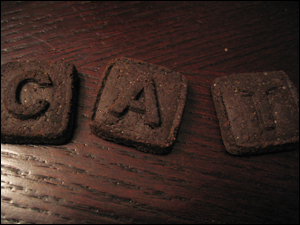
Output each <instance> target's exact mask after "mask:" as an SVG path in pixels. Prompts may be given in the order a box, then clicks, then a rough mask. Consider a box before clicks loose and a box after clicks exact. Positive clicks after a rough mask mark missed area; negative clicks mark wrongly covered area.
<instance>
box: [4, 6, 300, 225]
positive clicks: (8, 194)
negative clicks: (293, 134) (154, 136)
mask: <svg viewBox="0 0 300 225" xmlns="http://www.w3.org/2000/svg"><path fill="white" fill-rule="evenodd" d="M121 56H126V57H131V58H134V59H138V60H143V61H146V62H149V63H154V64H157V65H161V66H165V67H167V68H170V69H172V70H175V71H178V72H180V73H182V74H183V75H184V76H185V77H186V78H187V80H188V83H189V88H188V96H187V102H186V107H185V110H184V115H183V118H182V122H181V125H180V129H179V132H178V136H177V141H176V143H175V145H174V147H173V150H172V152H171V153H170V154H168V155H164V156H159V155H152V154H148V153H143V152H140V151H138V150H136V149H135V148H131V147H126V146H123V145H119V144H115V143H113V142H109V141H105V140H102V139H100V138H98V137H96V136H95V135H93V134H91V132H90V129H89V126H88V123H89V121H90V112H91V109H92V105H93V102H94V100H95V97H96V95H97V93H96V92H97V87H98V85H99V84H100V81H101V79H102V77H103V75H102V72H103V70H104V68H105V66H106V64H107V63H108V62H109V61H110V60H112V59H113V58H116V57H121ZM30 59H41V60H48V59H52V60H62V61H68V62H71V63H73V64H74V65H75V66H76V68H77V70H78V72H79V78H80V90H79V99H78V110H77V119H76V128H75V130H74V135H73V138H72V140H71V141H70V142H69V143H67V144H65V145H60V146H46V145H11V144H1V222H2V223H284V224H287V223H296V224H298V223H299V149H296V150H293V151H288V152H279V153H273V154H264V155H259V156H248V157H236V156H232V155H230V154H229V153H227V152H226V150H225V148H224V145H223V142H222V139H221V133H220V130H219V125H218V120H217V117H216V112H215V109H214V105H213V101H212V96H211V91H210V86H211V84H212V82H213V80H214V79H215V78H216V77H219V76H224V75H229V74H234V73H246V72H260V71H275V70H284V71H285V72H286V73H287V74H288V75H289V77H290V78H291V80H292V81H293V82H294V83H295V85H296V86H297V88H299V2H298V1H297V2H286V1H284V2H240V1H239V2H178V1H174V2H111V1H109V2H96V1H95V2H94V1H85V2H70V1H62V2H48V1H37V2H25V1H9V2H5V1H4V2H3V1H2V2H1V63H5V62H9V61H17V60H30Z"/></svg>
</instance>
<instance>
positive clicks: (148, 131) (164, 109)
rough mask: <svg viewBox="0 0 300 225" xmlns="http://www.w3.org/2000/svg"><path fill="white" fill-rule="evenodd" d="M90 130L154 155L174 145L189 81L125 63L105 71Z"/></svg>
mask: <svg viewBox="0 0 300 225" xmlns="http://www.w3.org/2000/svg"><path fill="white" fill-rule="evenodd" d="M103 76H104V78H103V81H102V83H101V84H100V86H99V91H98V95H97V99H96V101H95V105H94V108H93V110H92V117H91V123H90V128H91V130H92V132H93V133H94V134H96V135H97V136H99V137H101V138H104V139H107V140H111V141H114V142H117V143H122V144H125V145H131V146H134V147H136V148H137V149H139V150H141V151H145V152H150V153H154V154H165V153H168V152H169V151H170V150H171V147H172V145H173V144H174V142H175V139H176V134H177V131H178V127H179V124H180V121H181V118H182V114H183V109H184V106H185V101H186V95H187V81H186V79H185V78H184V77H183V76H182V75H180V74H179V73H177V72H174V71H171V70H169V69H167V68H164V67H161V66H157V65H153V64H149V63H145V62H142V61H137V60H133V59H130V58H121V59H116V60H113V61H112V62H111V63H109V65H108V66H107V68H106V70H105V72H104V75H103Z"/></svg>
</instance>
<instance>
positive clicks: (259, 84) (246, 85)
mask: <svg viewBox="0 0 300 225" xmlns="http://www.w3.org/2000/svg"><path fill="white" fill-rule="evenodd" d="M212 96H213V100H214V104H215V109H216V112H217V117H218V119H219V124H220V129H221V135H222V139H223V142H224V145H225V148H226V150H227V151H228V152H230V153H231V154H235V155H249V154H257V153H266V152H272V151H282V150H288V149H290V148H293V147H295V146H297V145H298V143H299V97H298V93H297V90H296V89H295V87H294V86H293V84H292V82H291V81H290V80H289V78H288V76H287V75H286V74H285V73H284V72H283V71H275V72H264V73H247V74H235V75H231V76H225V77H220V78H217V79H216V80H215V81H214V83H213V84H212Z"/></svg>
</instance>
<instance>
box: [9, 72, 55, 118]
mask: <svg viewBox="0 0 300 225" xmlns="http://www.w3.org/2000/svg"><path fill="white" fill-rule="evenodd" d="M28 82H34V83H37V84H39V85H41V86H49V85H51V84H52V83H51V80H50V79H49V76H48V74H46V73H44V72H42V71H28V72H25V74H24V73H21V74H18V75H17V76H15V77H14V78H13V79H12V82H11V84H8V85H7V87H6V91H5V97H4V104H5V106H6V108H7V110H8V112H9V113H11V114H12V115H14V116H15V117H16V118H18V119H22V120H27V119H30V118H35V117H37V116H39V115H41V114H42V113H43V112H45V111H46V110H47V109H48V107H49V102H47V101H46V100H42V99H41V100H37V101H36V102H35V104H28V105H24V104H21V102H20V101H19V100H18V99H19V97H20V96H19V95H20V91H21V88H22V86H23V85H24V84H26V83H28Z"/></svg>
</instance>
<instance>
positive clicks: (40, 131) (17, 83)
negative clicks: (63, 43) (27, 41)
mask: <svg viewBox="0 0 300 225" xmlns="http://www.w3.org/2000/svg"><path fill="white" fill-rule="evenodd" d="M76 80H77V78H76V69H75V67H74V65H72V64H70V63H63V62H56V61H23V62H9V63H5V64H3V65H1V142H2V143H12V144H24V143H30V144H63V143H65V142H66V141H67V140H68V139H69V138H70V137H71V135H72V127H73V118H74V102H75V91H76V90H75V88H74V87H75V83H76Z"/></svg>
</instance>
